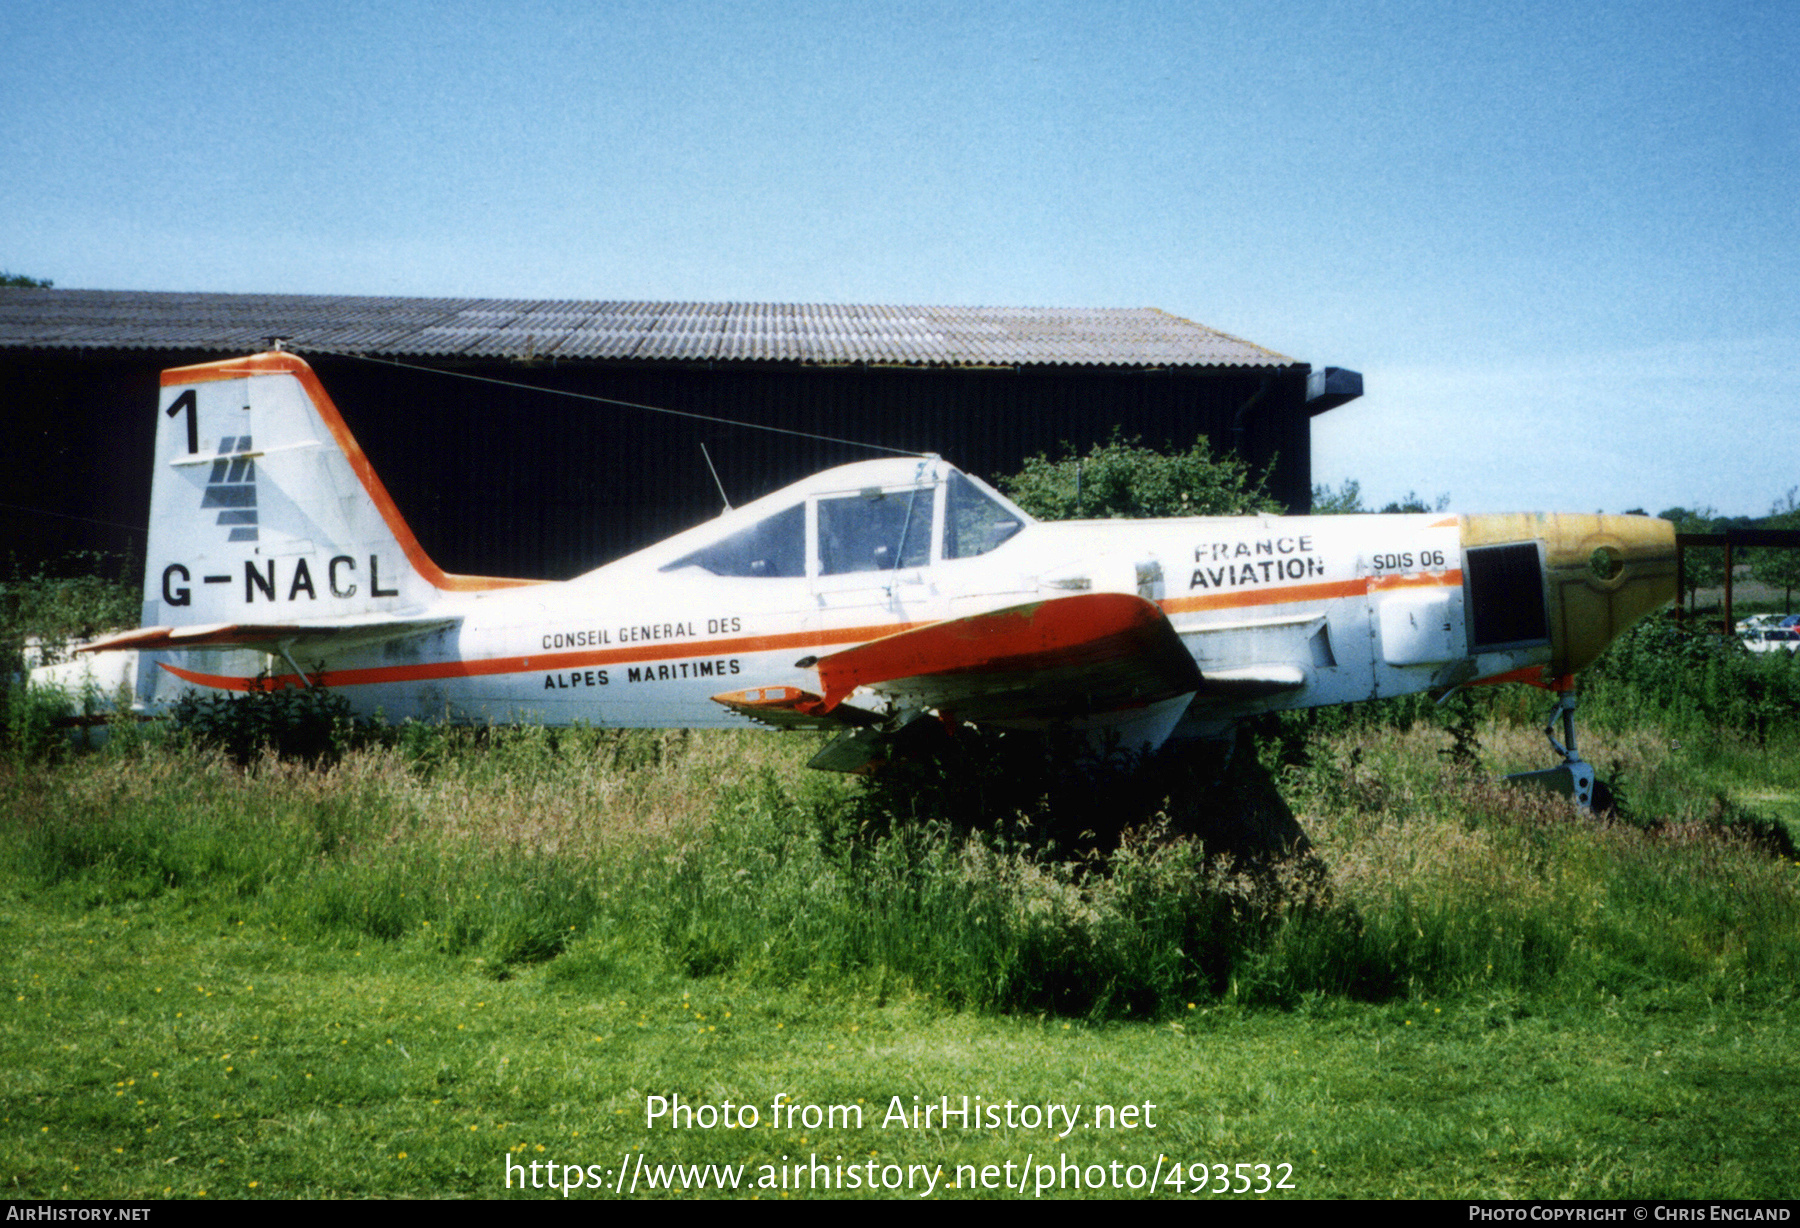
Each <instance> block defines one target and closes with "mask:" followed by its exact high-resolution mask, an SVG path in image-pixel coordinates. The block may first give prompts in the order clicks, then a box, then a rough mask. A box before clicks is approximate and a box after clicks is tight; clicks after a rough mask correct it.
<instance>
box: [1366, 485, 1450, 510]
mask: <svg viewBox="0 0 1800 1228" xmlns="http://www.w3.org/2000/svg"><path fill="white" fill-rule="evenodd" d="M1449 506H1450V496H1449V495H1439V496H1438V497H1437V506H1436V507H1433V506H1431V505H1430V504H1428V503H1426V502H1425V500H1423V499H1421V498H1419V492H1418V491H1415V490H1409V491H1407V492H1406V497H1405V498H1404V499H1400V500H1398V501H1396V502H1394V503H1389V504H1388V505H1386V506H1385V507H1383V508H1382V509H1381V514H1382V515H1383V516H1390V515H1393V514H1394V513H1395V512H1441V511H1443V510H1444V509H1445V508H1447V507H1449Z"/></svg>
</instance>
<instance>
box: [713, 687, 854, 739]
mask: <svg viewBox="0 0 1800 1228" xmlns="http://www.w3.org/2000/svg"><path fill="white" fill-rule="evenodd" d="M712 701H713V702H714V703H716V704H723V705H724V706H725V707H727V708H730V709H731V710H732V711H733V712H736V713H738V714H739V715H740V716H747V717H749V718H750V719H751V720H753V721H759V722H761V723H762V724H765V725H774V726H776V727H778V728H785V729H824V728H834V727H836V725H837V724H838V722H837V721H835V720H833V719H832V717H831V708H832V707H833V706H834V705H828V704H827V703H826V702H825V700H824V699H823V698H822V697H821V696H818V695H814V694H813V693H812V692H811V691H803V690H801V689H800V688H799V687H797V686H761V687H749V688H746V689H745V690H742V691H726V692H724V693H722V694H719V695H714V696H713V697H712Z"/></svg>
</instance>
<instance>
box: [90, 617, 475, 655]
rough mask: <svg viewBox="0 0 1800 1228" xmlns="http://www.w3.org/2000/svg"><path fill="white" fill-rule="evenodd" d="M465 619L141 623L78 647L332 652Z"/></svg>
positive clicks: (422, 618)
mask: <svg viewBox="0 0 1800 1228" xmlns="http://www.w3.org/2000/svg"><path fill="white" fill-rule="evenodd" d="M459 621H460V619H458V618H446V617H444V616H443V615H441V614H440V615H437V616H434V617H418V618H408V617H396V616H393V615H360V616H357V615H352V616H349V617H345V618H318V619H302V620H296V621H294V622H286V623H198V624H192V625H189V626H181V627H139V628H138V629H136V630H135V631H121V632H118V633H117V634H115V635H107V636H102V637H101V638H99V639H97V640H95V641H93V642H92V643H90V644H84V645H83V646H82V647H81V648H79V649H77V650H76V651H78V652H107V651H110V650H113V649H120V648H136V649H141V650H143V651H145V652H158V651H161V652H167V651H171V650H178V649H183V648H251V649H259V650H262V651H265V652H275V651H279V650H282V649H285V648H317V647H320V646H326V647H329V648H330V649H332V650H333V651H335V650H338V649H343V648H357V647H361V646H362V645H364V644H377V643H380V642H381V641H383V640H391V639H397V638H399V637H400V636H403V635H416V634H420V633H422V632H427V631H436V630H440V629H442V628H444V627H451V626H455V625H456V623H457V622H459Z"/></svg>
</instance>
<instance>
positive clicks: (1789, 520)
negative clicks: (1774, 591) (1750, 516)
mask: <svg viewBox="0 0 1800 1228" xmlns="http://www.w3.org/2000/svg"><path fill="white" fill-rule="evenodd" d="M1763 527H1764V528H1767V529H1800V486H1790V487H1789V488H1788V492H1787V496H1786V497H1785V498H1783V499H1780V500H1777V501H1776V503H1775V506H1774V507H1772V508H1770V509H1769V519H1768V520H1767V521H1765V522H1764V524H1763ZM1750 574H1752V575H1753V576H1755V577H1756V578H1757V579H1758V580H1760V581H1762V582H1763V583H1764V584H1767V585H1769V586H1770V587H1771V588H1779V589H1781V590H1782V592H1783V593H1784V594H1785V596H1784V597H1783V598H1782V607H1781V608H1782V609H1783V610H1784V611H1786V612H1787V613H1790V614H1791V613H1793V610H1794V589H1795V588H1797V587H1800V550H1782V549H1779V548H1776V547H1773V546H1765V547H1763V548H1762V549H1760V550H1755V551H1752V552H1751V555H1750Z"/></svg>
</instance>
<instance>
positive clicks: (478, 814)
mask: <svg viewBox="0 0 1800 1228" xmlns="http://www.w3.org/2000/svg"><path fill="white" fill-rule="evenodd" d="M1506 736H1509V735H1502V736H1499V737H1498V738H1497V740H1499V741H1501V742H1504V741H1505V740H1506ZM1445 744H1446V738H1445V736H1444V734H1443V731H1442V730H1439V729H1435V728H1432V727H1430V726H1427V725H1421V726H1419V727H1416V728H1415V729H1414V730H1412V731H1411V732H1409V733H1407V734H1404V735H1401V734H1396V733H1394V732H1393V731H1392V730H1391V729H1388V730H1383V729H1379V728H1365V729H1361V730H1358V729H1355V728H1350V729H1347V730H1345V731H1343V732H1341V733H1339V734H1337V735H1334V736H1332V737H1330V738H1327V739H1324V740H1321V741H1320V742H1318V743H1317V744H1316V745H1315V747H1314V748H1313V753H1312V755H1311V757H1310V760H1309V762H1308V763H1307V764H1306V765H1304V766H1300V767H1297V768H1295V769H1293V770H1291V771H1290V774H1289V775H1288V777H1287V779H1286V790H1287V793H1288V795H1289V797H1290V799H1291V800H1292V801H1293V802H1294V803H1295V805H1296V809H1297V810H1298V811H1299V812H1300V815H1301V820H1302V822H1303V823H1304V824H1305V825H1306V828H1307V832H1308V835H1309V837H1310V838H1311V840H1312V844H1313V850H1314V852H1313V855H1312V856H1311V857H1309V858H1303V859H1295V860H1290V861H1287V862H1281V863H1276V864H1273V865H1269V864H1263V865H1258V866H1240V865H1236V864H1234V863H1232V862H1230V861H1229V860H1227V859H1224V858H1220V857H1214V856H1209V854H1208V850H1207V849H1206V847H1205V846H1204V845H1203V844H1202V843H1200V842H1199V841H1197V840H1195V839H1192V838H1186V837H1181V836H1178V835H1176V834H1173V833H1172V831H1171V828H1170V827H1169V825H1168V824H1167V823H1166V822H1154V821H1153V822H1151V823H1149V824H1147V825H1145V826H1143V827H1140V828H1137V829H1135V830H1133V831H1131V832H1128V833H1127V834H1126V836H1125V838H1124V839H1123V840H1122V841H1121V842H1120V843H1119V844H1118V845H1117V847H1116V848H1112V849H1107V850H1100V849H1090V850H1089V851H1088V852H1086V853H1084V854H1082V855H1080V856H1072V855H1070V854H1069V853H1068V852H1066V851H1065V850H1064V849H1062V848H1060V847H1059V846H1057V845H1055V844H1053V843H1050V842H1048V841H1046V840H1044V839H1042V838H1040V834H1039V832H1038V831H1037V830H1036V829H1035V828H1034V827H1033V826H1032V825H1031V824H1029V823H1028V822H1025V821H1023V820H1021V819H1018V818H1016V817H1015V818H1014V819H1010V820H1009V819H1005V818H1002V819H1000V820H998V821H997V822H996V823H994V824H992V825H990V826H987V827H983V828H977V829H974V830H971V829H970V828H968V827H967V826H965V825H961V824H958V823H952V822H949V821H939V820H934V819H932V818H930V817H929V816H926V817H920V816H909V818H908V820H907V821H904V822H893V823H886V824H883V823H875V822H871V821H865V822H863V823H861V824H860V825H857V826H850V825H848V824H847V823H846V819H845V816H846V815H852V814H859V813H865V812H864V811H863V810H861V809H859V806H860V805H866V802H867V798H866V797H863V798H862V800H861V802H860V803H857V794H856V790H857V789H858V786H857V785H855V784H852V783H846V782H843V781H840V780H837V779H835V778H829V777H822V776H819V775H817V774H812V773H806V772H804V771H802V770H801V769H800V768H799V767H798V763H799V761H800V760H801V759H803V758H804V756H805V754H806V753H807V751H808V750H809V749H810V747H807V746H800V745H796V744H795V743H794V742H792V741H789V740H785V739H781V738H774V737H767V736H762V737H759V736H757V735H722V736H689V735H679V734H652V733H631V734H620V733H616V732H598V731H585V730H576V731H560V732H552V731H547V730H519V731H488V732H484V733H480V734H476V733H471V732H468V731H463V732H456V731H438V730H430V731H425V730H424V727H417V728H402V729H400V730H395V731H390V732H389V734H388V735H386V736H385V737H384V739H380V740H377V742H376V743H374V744H371V745H367V746H364V747H363V748H361V749H357V750H353V751H351V752H350V753H348V754H346V755H345V756H344V757H343V758H342V759H341V760H340V761H339V762H338V763H337V764H335V765H334V766H330V767H326V768H313V769H308V768H304V767H300V766H296V765H294V764H291V763H287V762H283V761H281V760H278V759H276V758H273V757H265V758H263V759H260V760H258V761H256V762H255V763H253V764H252V765H251V766H250V767H249V768H247V769H245V768H239V767H238V766H236V765H235V763H234V762H233V761H232V760H231V759H230V758H229V757H227V756H224V755H221V754H217V753H208V752H203V751H198V750H195V749H193V748H191V747H188V748H183V747H179V746H154V745H150V746H146V745H139V746H137V747H135V748H131V749H128V750H123V751H115V752H111V753H108V754H103V755H97V756H89V757H85V758H82V759H79V760H76V761H73V762H67V763H61V764H54V763H52V764H39V765H29V764H26V765H15V766H13V767H12V768H10V769H7V770H6V771H5V774H4V775H3V776H0V780H3V784H0V801H3V802H4V806H5V814H6V815H7V819H6V822H7V827H8V831H7V832H6V845H5V847H6V851H5V853H4V854H3V856H4V857H5V858H7V859H8V860H9V861H10V862H11V863H12V868H13V869H14V871H15V872H17V873H19V874H21V875H23V876H24V877H25V878H26V879H27V880H29V881H33V882H35V883H37V884H39V885H40V886H41V887H42V888H44V889H47V890H51V891H53V892H56V893H58V894H60V895H62V896H64V897H65V898H67V899H68V900H69V901H70V903H71V904H73V905H75V906H77V907H107V906H116V905H120V904H122V903H126V902H130V901H143V900H147V899H153V898H159V897H172V898H175V899H178V900H180V901H183V902H185V903H186V904H187V905H188V906H189V907H190V908H192V909H195V910H199V911H200V912H201V913H203V914H204V913H208V912H210V913H217V914H219V915H220V916H222V917H231V916H237V917H242V916H244V915H247V914H249V913H250V912H252V911H254V912H256V913H258V914H260V915H262V916H264V917H266V918H267V919H268V920H269V921H270V922H271V923H273V924H276V925H279V926H283V927H286V928H287V929H288V930H290V931H291V932H292V933H294V934H296V935H303V936H306V937H307V938H309V939H311V940H313V941H322V942H326V943H344V944H361V943H365V942H370V941H375V942H383V943H391V944H399V945H406V946H410V947H413V948H416V949H418V950H419V951H421V952H425V953H429V954H431V955H433V956H442V957H450V958H453V959H458V960H466V961H472V962H474V963H476V964H477V965H478V966H480V967H482V968H483V969H485V970H486V971H488V972H489V973H490V974H492V975H495V976H501V977H504V976H508V975H510V974H511V971H512V970H513V969H515V968H517V967H519V966H521V965H524V964H530V963H542V962H546V961H551V962H552V963H553V966H555V967H556V969H557V971H556V975H557V976H558V977H559V978H560V979H563V980H573V981H577V982H591V983H592V984H593V985H594V987H595V989H596V990H598V991H604V990H605V989H607V988H610V987H612V986H615V985H617V984H618V983H619V982H621V981H622V980H623V981H629V980H632V979H634V978H637V979H641V978H644V977H669V976H687V977H735V978H742V979H745V980H748V981H752V982H764V983H773V984H787V985H793V984H804V985H813V986H817V987H818V988H819V989H820V990H821V991H822V992H832V993H841V992H866V993H869V994H872V995H875V996H877V997H880V996H883V995H885V994H888V993H891V992H897V991H900V990H902V989H904V990H906V991H908V992H914V993H923V994H928V995H931V996H933V997H935V998H937V999H939V1000H941V1001H943V1002H945V1003H947V1004H951V1005H955V1006H962V1007H969V1008H975V1009H983V1010H1005V1011H1023V1010H1029V1011H1051V1012H1057V1013H1061V1014H1075V1015H1089V1016H1093V1017H1130V1018H1145V1017H1166V1016H1169V1015H1171V1014H1174V1013H1177V1012H1181V1011H1183V1010H1185V1009H1186V1007H1187V1005H1188V1004H1190V1003H1193V1002H1196V1001H1202V1000H1206V1001H1213V1000H1220V999H1224V1000H1228V1001H1235V1002H1239V1003H1243V1004H1246V1005H1259V1004H1260V1005H1271V1006H1280V1007H1291V1006H1294V1005H1297V1004H1299V1003H1302V1002H1305V1001H1308V1000H1313V999H1328V998H1332V997H1341V998H1352V999H1376V1000H1379V999H1383V998H1389V997H1398V996H1407V995H1443V994H1448V993H1458V992H1465V991H1475V992H1508V993H1556V994H1592V993H1595V992H1620V991H1623V990H1625V989H1629V988H1632V987H1636V986H1643V985H1652V984H1668V983H1675V982H1680V983H1682V984H1691V985H1698V986H1701V987H1703V988H1705V990H1706V991H1707V992H1709V993H1720V994H1747V995H1760V996H1768V995H1778V994H1783V993H1791V986H1792V984H1793V983H1794V977H1795V974H1796V972H1800V870H1796V867H1795V865H1794V863H1792V862H1790V861H1787V860H1784V859H1781V858H1778V857H1774V856H1771V855H1770V853H1769V852H1768V851H1767V850H1766V849H1765V848H1763V847H1759V846H1758V845H1756V844H1755V843H1753V842H1752V841H1750V840H1747V839H1745V838H1743V837H1741V836H1739V835H1735V834H1733V833H1731V832H1730V831H1726V830H1722V829H1721V828H1720V827H1719V826H1718V825H1717V824H1709V823H1708V822H1707V817H1706V814H1705V810H1704V807H1702V806H1698V805H1696V807H1695V808H1694V813H1692V814H1688V815H1685V816H1682V815H1677V816H1674V817H1673V818H1671V819H1670V820H1667V821H1664V822H1662V823H1660V824H1640V825H1632V824H1627V823H1622V822H1610V823H1609V822H1598V821H1595V820H1593V819H1590V818H1587V817H1583V816H1579V815H1578V814H1577V813H1576V812H1574V811H1572V810H1571V809H1570V808H1569V807H1568V806H1567V805H1566V804H1565V803H1562V802H1560V801H1557V800H1554V799H1550V798H1543V797H1537V796H1533V795H1529V794H1521V793H1518V792H1515V791H1512V790H1508V789H1503V788H1500V787H1498V786H1495V785H1492V784H1489V783H1486V782H1485V778H1484V777H1483V776H1481V775H1479V774H1471V773H1470V772H1468V771H1466V770H1464V769H1462V768H1459V767H1458V766H1457V765H1456V764H1454V763H1453V762H1452V761H1451V760H1450V759H1448V758H1447V757H1445V756H1443V755H1441V754H1440V753H1439V752H1440V751H1441V750H1442V749H1444V746H1445ZM1644 753H1645V754H1646V755H1648V753H1649V752H1648V751H1644ZM1644 792H1648V790H1647V789H1646V790H1644ZM853 803H857V804H853Z"/></svg>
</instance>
